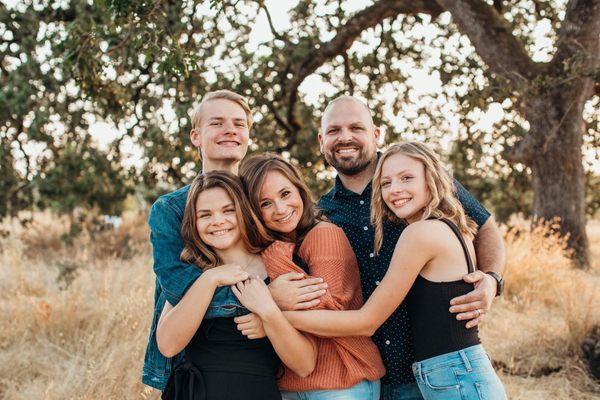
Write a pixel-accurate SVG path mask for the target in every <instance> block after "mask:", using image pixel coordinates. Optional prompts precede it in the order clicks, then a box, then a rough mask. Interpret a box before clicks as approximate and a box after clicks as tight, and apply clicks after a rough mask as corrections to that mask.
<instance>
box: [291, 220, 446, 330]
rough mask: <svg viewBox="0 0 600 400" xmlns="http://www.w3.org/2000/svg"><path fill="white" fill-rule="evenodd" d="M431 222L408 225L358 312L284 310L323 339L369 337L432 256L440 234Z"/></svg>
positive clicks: (295, 322)
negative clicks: (386, 265) (379, 278)
mask: <svg viewBox="0 0 600 400" xmlns="http://www.w3.org/2000/svg"><path fill="white" fill-rule="evenodd" d="M431 222H433V221H419V222H415V223H413V224H411V225H409V226H408V227H407V228H406V229H405V230H404V232H403V233H402V236H401V237H400V239H399V240H398V243H397V244H396V248H395V249H394V254H393V256H392V260H391V262H390V266H389V268H388V270H387V272H386V274H385V277H384V278H383V280H382V281H381V283H380V284H379V286H378V287H377V289H375V291H374V292H373V294H372V295H371V297H369V299H368V300H367V302H366V303H365V305H364V306H363V307H362V308H361V309H360V310H350V311H329V310H315V311H287V312H285V313H284V314H285V316H286V318H288V320H289V321H290V322H291V324H292V325H293V326H294V327H295V328H296V329H299V330H301V331H305V332H310V333H313V334H315V335H319V336H324V337H343V336H371V335H373V333H374V332H375V331H376V330H377V329H378V328H379V327H380V326H381V325H382V324H383V323H384V322H385V320H386V319H388V318H389V316H390V315H391V314H392V313H393V312H394V311H395V310H396V308H398V306H399V305H400V303H402V301H403V300H404V298H405V297H406V294H407V293H408V291H409V290H410V288H411V286H412V285H413V283H414V281H415V279H416V278H417V275H418V274H419V272H421V270H422V269H423V267H424V266H425V265H427V263H428V262H429V261H430V260H432V259H433V257H434V256H435V255H436V251H437V248H438V244H439V240H441V238H440V235H439V234H437V232H436V231H437V229H435V228H436V227H435V225H434V224H432V223H431Z"/></svg>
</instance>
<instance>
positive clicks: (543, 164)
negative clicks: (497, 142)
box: [526, 90, 590, 268]
mask: <svg viewBox="0 0 600 400" xmlns="http://www.w3.org/2000/svg"><path fill="white" fill-rule="evenodd" d="M569 94H571V95H569ZM584 101H585V99H584V98H583V96H582V95H581V93H573V92H571V93H569V91H563V90H555V91H553V93H551V94H550V95H548V94H546V95H545V96H544V97H538V98H534V99H530V101H529V102H528V104H527V105H526V114H527V120H528V121H529V123H530V132H529V134H530V135H531V136H532V137H533V138H535V141H534V143H535V146H534V148H533V149H532V150H533V151H532V153H531V158H530V159H529V160H528V162H527V164H528V165H529V167H530V168H531V171H532V176H533V191H534V200H533V213H534V215H535V216H536V218H543V219H545V220H552V219H553V218H556V217H557V216H560V231H561V233H562V234H566V235H568V245H569V247H570V248H571V249H573V251H574V254H573V256H574V261H575V262H576V263H577V264H578V265H579V266H580V267H583V268H585V267H588V266H589V261H590V260H589V250H588V239H587V235H586V231H585V225H586V218H585V174H584V170H583V165H582V152H581V146H582V144H583V143H582V142H583V133H584V132H583V131H584V129H585V123H584V120H583V117H582V111H583V106H584Z"/></svg>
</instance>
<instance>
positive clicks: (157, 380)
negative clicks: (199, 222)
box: [142, 186, 248, 390]
mask: <svg viewBox="0 0 600 400" xmlns="http://www.w3.org/2000/svg"><path fill="white" fill-rule="evenodd" d="M188 190H189V186H185V187H183V188H181V189H179V190H176V191H174V192H171V193H168V194H166V195H164V196H161V197H159V198H158V200H156V202H155V203H154V204H153V205H152V209H151V210H150V217H149V220H148V223H149V225H150V242H151V243H152V255H153V257H154V273H155V274H156V286H155V289H154V314H153V318H152V325H151V328H150V336H149V338H148V345H147V347H146V354H145V357H144V367H143V369H142V382H143V383H144V384H146V385H149V386H152V387H154V388H156V389H159V390H162V389H163V388H164V386H165V384H166V383H167V380H168V378H169V375H170V374H171V371H172V369H173V368H174V367H175V366H177V364H179V363H180V362H181V359H182V357H183V352H182V353H180V354H178V355H177V356H175V357H172V358H167V357H165V356H163V355H162V354H161V353H160V352H159V351H158V345H157V343H156V337H155V332H156V325H157V323H158V319H159V318H160V314H161V312H162V309H163V307H164V305H165V301H168V302H169V303H171V304H172V305H176V304H177V303H179V301H180V300H181V298H182V297H183V295H184V294H185V292H186V291H187V289H188V288H189V287H190V286H191V285H192V284H193V283H194V281H195V280H196V279H197V278H198V277H199V276H200V274H201V271H200V269H199V268H198V267H196V266H193V265H190V264H186V263H183V262H182V261H181V260H180V259H179V255H180V254H181V250H182V249H183V240H182V238H181V234H180V228H181V221H182V220H183V211H184V209H185V202H186V199H187V193H188ZM247 313H248V310H246V309H245V308H244V307H243V306H242V305H241V304H240V303H239V301H238V300H237V298H236V297H235V295H234V294H233V292H232V291H231V289H230V288H229V287H220V288H218V289H217V290H216V291H215V294H214V296H213V298H212V301H211V303H210V305H209V307H208V309H207V310H206V314H205V316H204V318H219V317H236V316H239V315H243V314H247Z"/></svg>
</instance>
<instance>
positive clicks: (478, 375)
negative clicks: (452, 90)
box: [413, 345, 506, 400]
mask: <svg viewBox="0 0 600 400" xmlns="http://www.w3.org/2000/svg"><path fill="white" fill-rule="evenodd" d="M413 372H414V374H415V379H416V380H417V384H418V385H419V389H420V390H421V393H422V394H423V398H424V399H425V400H471V399H473V400H506V393H505V392H504V386H502V382H500V379H499V378H498V376H497V375H496V372H494V368H493V367H492V363H491V362H490V359H489V357H488V355H487V353H486V352H485V350H484V349H483V346H481V345H476V346H471V347H467V348H465V349H462V350H459V351H454V352H452V353H447V354H442V355H440V356H435V357H432V358H428V359H427V360H424V361H418V362H416V363H414V364H413Z"/></svg>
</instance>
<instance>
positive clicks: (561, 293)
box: [0, 215, 600, 400]
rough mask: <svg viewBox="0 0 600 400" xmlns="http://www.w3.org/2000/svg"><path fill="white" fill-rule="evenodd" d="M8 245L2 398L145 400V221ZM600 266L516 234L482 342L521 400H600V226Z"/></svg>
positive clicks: (599, 237) (2, 294) (599, 242)
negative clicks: (599, 328) (598, 366)
mask: <svg viewBox="0 0 600 400" xmlns="http://www.w3.org/2000/svg"><path fill="white" fill-rule="evenodd" d="M4 228H9V230H10V231H11V235H10V236H9V237H8V238H4V239H0V249H1V252H0V313H1V315H2V323H1V325H0V398H3V399H6V400H13V399H48V400H54V399H61V400H62V399H145V398H149V397H150V392H149V391H148V390H147V388H145V387H144V386H143V385H142V384H141V383H140V375H141V373H140V371H141V365H142V359H143V352H144V348H145V344H146V339H147V334H148V325H149V323H150V319H151V315H152V301H153V300H152V294H153V288H154V280H153V274H152V270H151V267H150V266H151V257H150V254H149V253H150V252H149V247H148V245H147V238H148V232H147V228H146V223H145V219H144V218H143V217H142V216H140V215H129V216H127V217H126V218H125V220H124V223H123V225H122V226H121V227H120V228H119V229H118V230H116V231H108V230H106V231H99V232H95V233H94V234H93V236H90V235H89V234H84V235H82V236H80V237H79V238H77V239H76V240H75V242H74V244H73V246H71V247H69V246H67V245H66V244H65V241H64V240H61V235H63V234H64V233H65V232H66V231H67V224H66V223H65V221H60V220H57V219H55V218H52V217H50V216H48V215H46V216H44V218H42V222H37V223H36V224H35V225H33V226H29V227H28V228H27V229H24V228H22V227H20V226H18V225H17V224H11V225H10V226H9V227H7V226H5V227H4ZM588 229H589V232H590V239H591V243H592V246H593V249H592V252H593V257H594V268H592V270H591V271H590V272H582V271H577V270H573V269H572V268H571V267H570V266H569V262H568V260H567V258H566V257H565V255H564V251H563V246H562V243H561V241H560V240H559V239H557V238H556V237H554V236H552V235H548V233H547V231H545V230H543V229H537V230H534V231H533V232H532V233H529V232H525V231H523V230H520V231H518V230H512V231H510V232H508V233H507V235H506V240H507V248H508V266H507V280H508V283H507V289H506V294H507V295H506V296H504V297H503V298H502V299H499V300H497V301H496V303H495V305H494V307H493V309H492V311H491V312H490V315H489V316H488V318H487V322H486V324H485V326H484V327H483V328H482V336H483V340H484V343H485V345H486V348H487V349H488V351H489V352H490V353H491V355H492V358H493V359H494V361H495V363H496V366H497V367H498V369H499V373H500V374H501V378H502V380H503V381H504V383H505V384H506V387H507V391H508V394H509V398H511V399H527V400H529V399H593V398H599V397H600V385H599V384H598V383H597V382H594V381H592V380H591V379H590V378H589V376H588V375H587V373H586V371H585V366H584V364H583V363H582V361H581V360H580V350H579V343H580V342H581V339H582V338H583V336H584V334H585V333H586V332H587V331H588V330H589V328H590V327H591V326H592V325H593V324H597V323H600V298H599V296H597V295H596V294H595V291H594V287H597V285H598V284H599V283H600V275H599V271H600V265H599V264H600V222H599V221H593V222H591V223H590V224H589V227H588Z"/></svg>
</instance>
